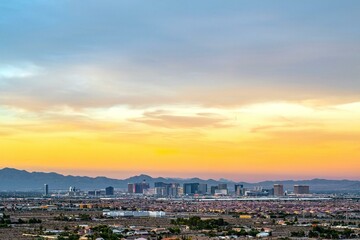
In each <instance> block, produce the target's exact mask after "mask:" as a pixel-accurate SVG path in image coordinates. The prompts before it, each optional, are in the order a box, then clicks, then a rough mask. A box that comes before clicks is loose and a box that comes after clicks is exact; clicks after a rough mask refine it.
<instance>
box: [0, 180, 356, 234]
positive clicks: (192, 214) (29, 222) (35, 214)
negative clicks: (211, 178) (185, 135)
mask: <svg viewBox="0 0 360 240" xmlns="http://www.w3.org/2000/svg"><path fill="white" fill-rule="evenodd" d="M167 180H168V179H167ZM170 180H171V179H170ZM178 180H179V179H178ZM184 181H186V179H184ZM0 197H1V203H0V219H1V225H0V226H1V231H0V239H139V240H141V239H242V238H262V239H318V238H323V239H357V238H360V189H359V188H358V189H357V192H356V191H355V192H353V193H351V194H346V193H338V192H336V191H334V192H333V193H321V191H315V192H314V191H312V189H311V187H310V186H309V185H299V184H296V185H293V186H292V187H291V188H289V187H284V185H283V184H280V183H275V184H273V186H272V187H271V188H268V187H266V188H265V187H262V186H260V185H259V186H255V187H245V186H244V184H237V183H226V182H222V183H218V184H217V185H208V184H207V183H201V182H185V183H183V184H180V183H178V182H154V183H153V184H150V183H148V182H147V181H146V180H145V179H144V180H143V181H141V182H129V183H128V184H127V188H119V187H117V186H115V187H114V186H107V187H104V188H97V189H87V190H83V189H80V188H78V187H77V186H75V185H74V186H69V188H68V189H52V187H51V185H49V184H47V183H44V184H43V186H39V187H38V188H36V189H35V190H32V191H30V190H29V191H13V190H7V191H2V192H0Z"/></svg>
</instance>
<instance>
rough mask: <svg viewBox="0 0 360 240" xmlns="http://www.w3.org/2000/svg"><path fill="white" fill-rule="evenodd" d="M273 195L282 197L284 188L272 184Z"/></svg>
mask: <svg viewBox="0 0 360 240" xmlns="http://www.w3.org/2000/svg"><path fill="white" fill-rule="evenodd" d="M274 195H275V196H284V186H283V185H282V184H274Z"/></svg>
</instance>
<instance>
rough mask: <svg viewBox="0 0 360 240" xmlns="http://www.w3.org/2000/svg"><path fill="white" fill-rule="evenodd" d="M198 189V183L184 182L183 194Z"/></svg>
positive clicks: (190, 193)
mask: <svg viewBox="0 0 360 240" xmlns="http://www.w3.org/2000/svg"><path fill="white" fill-rule="evenodd" d="M198 191H199V183H184V194H185V195H194V194H196V193H198Z"/></svg>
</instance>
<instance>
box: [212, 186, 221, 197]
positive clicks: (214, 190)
mask: <svg viewBox="0 0 360 240" xmlns="http://www.w3.org/2000/svg"><path fill="white" fill-rule="evenodd" d="M218 188H219V187H218V186H211V187H210V193H211V195H214V194H215V192H216V190H218Z"/></svg>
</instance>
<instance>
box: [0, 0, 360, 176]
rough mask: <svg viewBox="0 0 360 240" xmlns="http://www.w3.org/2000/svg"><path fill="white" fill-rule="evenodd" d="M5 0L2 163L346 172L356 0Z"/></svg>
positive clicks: (147, 170) (149, 170)
mask: <svg viewBox="0 0 360 240" xmlns="http://www.w3.org/2000/svg"><path fill="white" fill-rule="evenodd" d="M258 3H259V2H258V1H229V2H227V3H223V2H220V1H207V2H206V3H205V2H204V1H199V2H193V1H185V2H182V3H179V2H173V1H171V2H159V1H148V2H145V1H109V2H107V3H106V4H105V3H102V2H101V1H89V2H88V3H87V4H80V2H71V1H64V2H52V1H31V3H30V2H26V1H4V2H1V3H0V42H1V44H0V160H1V161H0V168H5V167H10V168H16V169H25V170H28V171H43V172H58V173H61V174H66V175H67V174H71V175H82V176H92V177H95V176H106V177H111V178H115V177H116V176H118V177H116V178H125V177H130V176H133V175H138V174H148V175H151V176H163V177H171V176H175V177H181V178H184V177H200V178H217V179H218V178H226V179H232V180H235V181H251V182H256V181H263V180H285V179H313V178H324V179H352V180H360V175H359V172H360V95H359V92H360V79H359V76H360V68H359V65H360V44H359V43H360V31H359V27H358V23H359V22H360V17H359V16H360V15H359V14H358V10H359V9H360V4H359V2H357V1H346V2H342V1H331V2H328V1H315V2H312V1H291V2H290V1H279V2H278V1H269V2H262V4H258Z"/></svg>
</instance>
